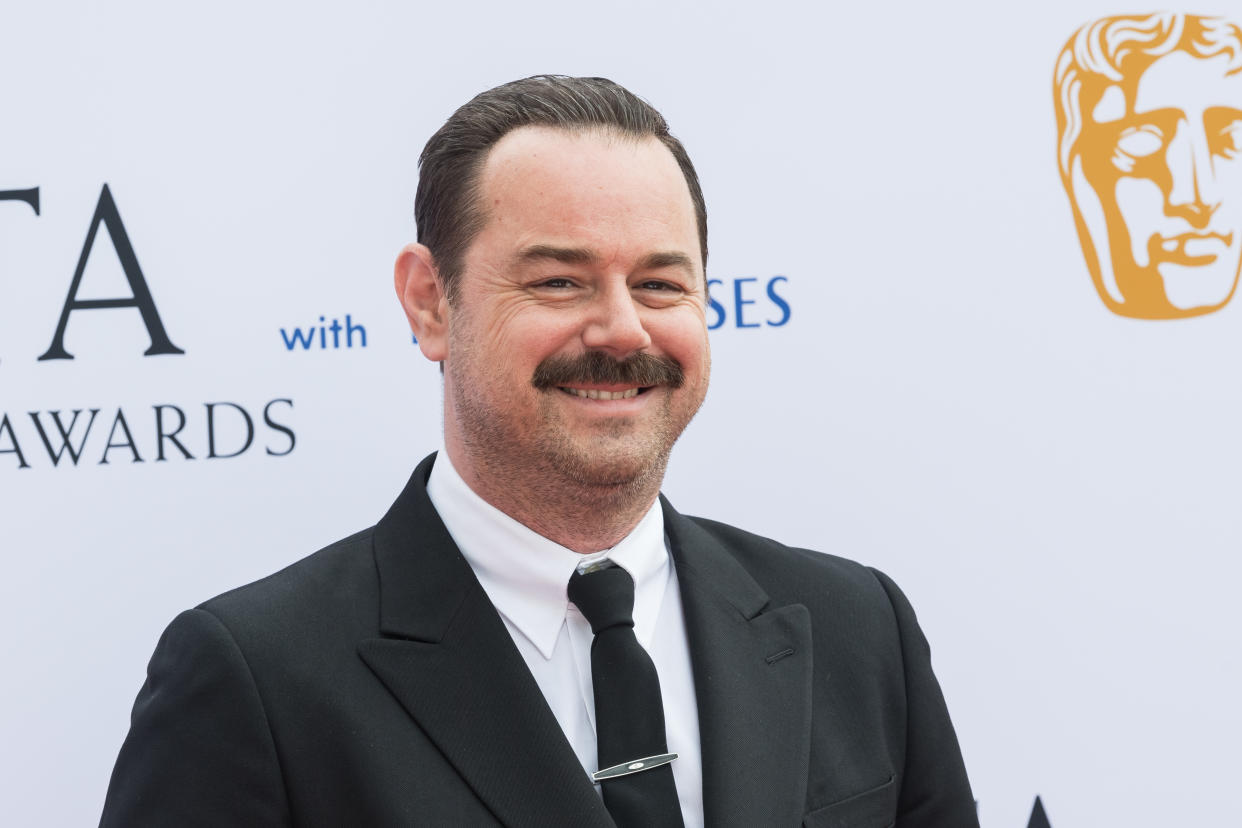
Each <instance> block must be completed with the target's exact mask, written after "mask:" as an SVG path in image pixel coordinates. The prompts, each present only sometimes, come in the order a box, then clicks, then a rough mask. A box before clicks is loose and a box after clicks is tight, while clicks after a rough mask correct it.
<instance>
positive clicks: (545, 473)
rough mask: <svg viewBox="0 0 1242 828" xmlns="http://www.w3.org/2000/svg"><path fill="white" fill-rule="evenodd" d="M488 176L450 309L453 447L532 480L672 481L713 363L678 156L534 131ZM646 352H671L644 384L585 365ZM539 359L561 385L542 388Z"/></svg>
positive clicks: (498, 470)
mask: <svg viewBox="0 0 1242 828" xmlns="http://www.w3.org/2000/svg"><path fill="white" fill-rule="evenodd" d="M479 184H480V188H479V205H480V207H481V208H482V209H483V211H484V213H485V224H484V227H483V229H482V230H481V231H480V233H479V234H478V236H477V237H476V238H475V240H474V241H473V243H472V244H471V246H470V248H469V249H468V251H467V253H466V256H465V260H464V266H463V268H462V271H461V274H460V277H459V278H460V284H459V292H458V294H457V296H456V299H455V301H454V302H453V303H452V304H451V305H450V307H449V333H448V342H449V344H448V356H447V359H446V360H445V386H446V394H445V396H446V405H447V411H446V417H445V431H446V440H447V441H448V443H449V445H450V447H452V446H453V445H454V443H455V442H457V443H458V445H459V446H460V448H461V449H462V450H464V452H465V454H466V457H467V458H468V460H467V462H469V463H472V464H475V466H476V467H477V468H478V470H479V471H481V472H486V473H489V474H491V475H501V476H502V478H504V479H513V478H514V476H515V475H516V476H518V477H523V478H525V479H527V480H530V481H534V482H533V483H531V485H559V486H563V485H566V484H569V485H574V486H583V487H591V486H596V487H605V488H607V487H615V486H624V485H626V484H630V483H634V482H636V481H639V480H649V479H651V476H652V475H655V479H656V480H657V481H658V478H659V477H660V476H662V475H663V471H664V465H665V462H666V461H667V459H668V454H669V451H670V449H671V448H672V445H673V442H674V441H675V440H676V439H677V437H678V436H679V435H680V434H681V432H682V430H683V429H684V428H685V427H686V425H687V423H689V422H690V419H691V417H693V416H694V413H695V412H696V411H697V410H698V408H699V405H700V404H701V403H702V401H703V397H704V395H705V394H706V391H707V382H708V374H709V371H710V356H709V352H708V343H707V323H706V313H705V306H706V280H705V277H704V274H703V263H702V261H701V256H700V253H699V239H698V231H697V225H696V221H695V213H694V208H693V205H692V203H691V200H690V194H689V189H688V187H687V185H686V183H685V179H684V177H683V176H682V173H681V170H680V168H679V167H678V166H677V162H676V161H675V160H674V159H673V156H672V154H671V153H670V152H669V151H668V150H667V149H666V148H665V147H664V146H663V145H662V144H660V143H659V141H657V140H656V139H653V138H642V139H638V140H635V139H632V138H624V137H618V136H615V135H612V134H609V133H599V132H587V133H571V132H567V131H562V130H555V129H548V128H541V127H524V128H521V129H518V130H515V131H513V132H511V133H509V134H508V135H506V136H505V137H504V138H503V139H501V140H500V141H499V142H498V143H497V144H496V146H495V147H494V148H493V149H492V151H491V153H490V154H489V156H488V158H487V160H486V162H485V165H484V168H483V170H482V173H481V175H480V181H479ZM636 355H645V356H644V357H640V359H645V358H647V357H655V358H656V359H655V361H651V360H649V361H650V362H652V363H653V365H654V368H652V369H649V370H648V371H647V372H646V374H647V378H646V379H645V380H640V381H634V379H633V378H630V379H629V380H628V381H627V380H625V379H622V380H621V381H615V378H614V381H612V382H601V381H600V380H599V378H598V377H596V378H595V380H594V381H592V380H591V379H590V378H589V377H586V376H584V373H585V374H590V373H591V372H589V371H586V372H584V371H583V370H581V369H580V368H578V367H577V366H581V365H582V361H583V360H584V359H585V358H587V357H593V358H594V359H595V360H596V361H597V362H601V363H604V364H606V365H609V366H612V365H615V364H616V362H617V361H624V360H632V359H633V358H635V356H636ZM674 365H676V366H680V374H681V380H680V387H674V386H675V384H676V382H677V381H676V380H675V378H674V376H673V374H674V373H676V372H675V371H671V370H670V369H671V367H672V366H674ZM567 366H568V367H567ZM537 369H541V370H540V371H539V372H540V373H542V374H543V375H544V376H545V377H549V376H550V377H551V378H552V380H551V384H550V385H548V386H547V387H537V386H536V382H535V378H536V374H537ZM622 373H623V374H624V371H623V372H622ZM638 373H639V374H642V373H643V372H641V371H640V372H638ZM636 376H637V374H636ZM647 383H653V384H647Z"/></svg>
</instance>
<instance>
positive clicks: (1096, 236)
mask: <svg viewBox="0 0 1242 828" xmlns="http://www.w3.org/2000/svg"><path fill="white" fill-rule="evenodd" d="M1227 62H1228V60H1227V58H1226V56H1224V55H1219V56H1217V57H1214V58H1207V59H1204V58H1196V57H1194V56H1192V55H1190V54H1188V53H1186V52H1172V53H1170V54H1168V55H1165V56H1164V57H1161V58H1159V59H1158V60H1156V61H1155V62H1154V63H1152V64H1151V65H1150V66H1149V67H1148V68H1147V69H1146V71H1144V72H1143V73H1142V74H1141V75H1140V76H1139V77H1138V78H1136V79H1129V82H1123V84H1119V85H1116V86H1112V87H1109V88H1108V89H1106V90H1105V91H1104V94H1103V95H1102V96H1101V97H1100V99H1099V101H1098V102H1097V103H1096V104H1095V105H1094V109H1093V110H1092V111H1090V112H1086V113H1083V114H1084V118H1085V124H1084V128H1083V134H1082V137H1081V138H1080V143H1079V146H1080V153H1081V162H1082V173H1083V174H1084V176H1085V179H1086V181H1087V182H1088V183H1089V184H1090V187H1091V189H1092V190H1094V192H1095V195H1096V196H1097V197H1098V200H1099V204H1100V207H1102V213H1103V223H1104V225H1105V227H1104V230H1105V232H1104V233H1101V232H1100V231H1101V228H1100V227H1098V226H1096V227H1091V222H1090V221H1088V222H1087V225H1088V228H1089V231H1088V232H1089V235H1090V237H1091V243H1092V244H1093V246H1094V247H1095V251H1096V256H1097V257H1098V258H1097V263H1098V266H1099V268H1100V270H1101V271H1102V284H1097V286H1098V287H1100V288H1101V290H1100V293H1101V297H1102V298H1104V300H1105V302H1106V303H1107V304H1109V307H1111V308H1113V310H1116V311H1117V312H1119V313H1122V314H1123V315H1126V316H1134V317H1141V318H1147V319H1166V318H1177V317H1183V316H1194V315H1198V314H1202V313H1208V312H1211V311H1213V310H1217V309H1219V308H1220V307H1222V306H1223V305H1224V304H1225V303H1226V302H1228V301H1229V299H1230V297H1231V296H1232V295H1233V291H1234V288H1235V286H1236V285H1237V281H1238V269H1239V264H1240V263H1242V74H1237V75H1233V76H1227V75H1226V74H1225V72H1226V69H1227ZM1082 196H1083V194H1082V193H1081V192H1075V193H1074V198H1075V200H1076V201H1078V202H1079V203H1080V204H1081V202H1082ZM1105 234H1106V237H1103V236H1105ZM1088 255H1091V253H1090V251H1088ZM1110 274H1111V277H1112V278H1111V279H1110V278H1109V276H1110ZM1100 280H1101V279H1100V278H1097V283H1098V282H1099V281H1100ZM1109 294H1111V296H1110V295H1109ZM1110 298H1111V300H1112V301H1111V302H1110Z"/></svg>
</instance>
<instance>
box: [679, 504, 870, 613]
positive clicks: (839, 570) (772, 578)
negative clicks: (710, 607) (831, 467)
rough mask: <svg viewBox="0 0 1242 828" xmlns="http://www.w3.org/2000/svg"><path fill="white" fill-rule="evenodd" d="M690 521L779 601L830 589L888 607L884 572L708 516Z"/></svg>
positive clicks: (804, 597)
mask: <svg viewBox="0 0 1242 828" xmlns="http://www.w3.org/2000/svg"><path fill="white" fill-rule="evenodd" d="M687 519H688V520H689V521H690V522H691V523H693V524H695V525H696V526H697V527H698V528H699V529H701V530H702V531H704V532H706V533H707V534H708V535H710V536H711V537H712V539H713V540H714V541H715V542H716V543H718V544H719V545H720V546H721V547H722V548H723V549H724V550H725V551H727V552H728V553H729V554H730V556H731V557H732V558H733V559H734V560H736V561H737V562H738V563H739V564H740V565H741V566H742V567H743V568H744V569H745V570H746V571H747V573H748V574H749V575H750V576H751V577H752V578H754V579H755V580H756V581H757V582H758V583H759V584H761V585H762V586H763V587H764V589H765V590H766V591H767V592H768V593H769V594H770V595H771V596H772V598H773V599H774V600H777V601H794V600H799V601H800V600H804V599H806V598H810V599H811V600H812V602H814V599H815V596H822V595H824V594H825V592H826V591H827V592H831V593H833V594H835V595H837V596H838V597H841V596H844V595H850V596H853V597H855V598H861V599H866V600H869V601H875V600H878V601H881V602H882V604H883V605H884V606H887V604H888V601H889V596H888V594H887V591H886V590H885V589H884V586H883V585H882V580H886V579H885V578H884V576H883V575H882V573H879V572H878V571H876V570H874V569H872V568H870V567H868V566H865V565H863V564H861V563H858V562H857V561H853V560H850V559H849V558H843V557H841V556H839V555H833V554H830V553H827V552H819V551H816V550H814V549H803V548H800V547H796V546H788V545H786V544H783V543H781V542H780V541H776V540H773V539H772V538H767V537H764V536H763V535H757V534H755V533H753V532H748V531H746V530H745V529H739V528H738V527H736V526H731V525H729V524H727V523H722V522H720V521H717V520H710V519H708V518H700V517H689V516H687Z"/></svg>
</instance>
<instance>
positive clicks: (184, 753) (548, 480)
mask: <svg viewBox="0 0 1242 828" xmlns="http://www.w3.org/2000/svg"><path fill="white" fill-rule="evenodd" d="M416 217H417V220H418V238H419V242H418V243H417V244H411V245H409V246H407V247H406V248H405V249H404V250H403V251H402V252H401V254H400V256H399V257H398V259H397V264H396V268H395V283H396V289H397V294H398V296H399V298H400V301H401V304H402V306H403V308H404V309H405V312H406V314H407V316H408V317H409V320H410V325H411V327H412V329H413V330H414V332H415V334H416V335H417V338H418V343H419V346H420V347H421V349H422V352H423V354H424V355H425V356H426V357H427V358H428V359H431V360H433V361H435V362H438V363H440V364H441V366H442V368H443V372H444V449H443V450H442V451H440V452H438V453H437V454H435V455H432V456H431V457H428V458H427V459H426V460H424V461H423V463H422V464H420V465H419V467H418V468H417V469H415V471H414V475H413V477H412V479H411V481H410V483H409V484H408V485H407V487H406V489H405V491H404V492H402V494H401V495H400V497H399V498H398V499H397V501H396V503H395V504H394V505H393V507H392V508H391V509H390V510H389V512H388V513H387V515H385V516H384V518H383V519H382V520H381V521H380V522H379V523H378V524H377V525H376V526H374V527H372V528H371V529H367V530H365V531H363V532H361V533H359V534H357V535H354V536H353V537H350V538H347V539H345V540H343V541H340V542H338V543H336V544H333V545H332V546H329V547H327V548H326V549H323V550H321V551H319V552H317V553H315V554H314V555H312V556H310V557H309V558H306V559H304V560H303V561H301V562H299V563H297V564H295V565H294V566H292V567H290V568H289V569H287V570H284V571H283V572H280V573H277V574H276V575H273V576H272V577H270V578H267V579H265V580H263V581H260V582H258V583H256V584H251V585H250V586H247V587H242V588H241V589H239V590H235V591H233V592H231V593H227V594H225V595H223V596H220V597H218V598H215V599H213V600H211V601H208V602H207V603H205V604H203V605H201V606H200V607H198V608H196V609H194V610H190V611H188V612H186V613H183V614H182V615H181V616H179V617H178V618H177V619H176V620H175V621H174V622H173V624H172V625H171V626H170V627H169V629H168V630H167V631H166V632H165V634H164V637H163V639H162V640H161V642H160V644H159V646H158V647H157V649H156V653H155V655H154V656H153V658H152V661H151V665H150V668H149V671H148V679H147V683H146V684H145V685H144V686H143V688H142V691H141V692H140V694H139V697H138V701H137V703H136V704H135V708H134V715H133V723H132V727H131V731H130V735H129V737H128V738H127V740H126V742H125V745H124V746H123V747H122V750H121V755H120V758H119V759H118V761H117V766H116V769H115V771H114V773H113V779H112V785H111V788H110V790H109V795H108V800H107V803H106V804H105V808H104V815H103V823H104V824H106V825H146V824H177V825H194V824H203V825H345V824H350V825H412V824H419V825H446V826H450V825H451V826H457V825H497V824H500V825H531V826H536V825H538V826H611V825H617V826H681V825H686V826H702V825H711V826H746V828H750V826H756V825H789V826H795V825H812V826H820V825H822V826H829V825H834V826H835V825H849V826H859V828H865V826H872V825H874V826H887V825H894V824H895V825H899V826H920V828H921V827H922V826H946V828H947V826H953V827H954V828H959V826H970V825H977V822H976V820H975V816H974V804H973V801H972V797H971V794H970V788H969V784H968V783H967V780H966V775H965V771H964V768H963V765H962V759H961V754H960V751H959V748H958V745H957V740H956V738H955V736H954V733H953V728H952V725H951V724H950V721H949V718H948V714H947V711H946V709H945V704H944V700H943V698H942V696H941V693H940V689H939V687H938V685H937V683H936V680H935V677H934V676H933V674H932V671H931V665H930V662H929V655H928V649H927V644H926V641H925V640H924V638H923V636H922V633H921V632H920V631H919V628H918V625H917V622H916V620H915V617H914V614H913V612H912V610H911V609H910V606H909V604H908V603H907V602H906V600H905V598H904V597H903V596H902V594H901V593H900V591H898V589H897V588H896V586H894V585H893V583H892V582H891V581H890V580H888V579H887V578H886V577H885V576H884V575H882V574H880V573H878V572H875V571H873V570H870V569H867V568H865V567H863V566H860V565H858V564H855V563H851V562H849V561H847V560H844V559H842V558H837V557H833V556H830V555H823V554H820V553H816V552H810V551H806V550H799V549H791V548H788V547H785V546H782V545H780V544H778V543H776V542H775V541H771V540H767V539H765V538H760V537H757V536H754V535H750V534H748V533H745V532H743V531H741V530H738V529H734V528H732V527H729V526H726V525H724V524H720V523H715V522H712V521H706V520H700V519H696V518H688V517H685V516H682V515H680V514H679V513H678V512H676V511H675V510H674V509H673V507H672V506H671V505H670V504H669V503H668V502H667V501H665V500H664V499H663V498H661V497H660V485H661V482H662V480H663V477H664V471H665V467H666V465H667V462H668V458H669V452H670V451H671V449H672V446H673V444H674V442H675V441H676V440H677V438H678V436H679V435H680V434H681V432H682V431H683V429H685V427H686V426H687V424H688V423H689V422H690V420H691V418H692V417H693V416H694V414H695V412H696V411H697V410H698V408H699V406H700V405H701V403H702V402H703V398H704V396H705V394H706V392H707V385H708V378H709V374H710V365H711V360H710V354H709V349H708V340H707V323H706V318H705V309H706V306H707V293H706V284H707V280H706V275H705V271H704V265H705V262H706V258H707V222H706V209H705V206H704V202H703V196H702V192H701V190H700V188H699V184H698V179H697V176H696V174H695V172H694V168H693V166H692V164H691V163H690V160H689V157H688V156H687V155H686V152H685V150H684V148H683V147H682V145H681V143H680V142H678V141H677V139H675V138H674V137H672V135H671V134H670V133H669V131H668V127H667V125H666V124H665V122H664V119H663V118H662V117H661V116H660V114H659V113H658V112H656V111H655V110H654V109H652V108H651V107H650V106H649V105H648V104H646V103H645V102H644V101H642V100H641V99H639V98H637V97H636V96H634V95H633V94H631V93H630V92H629V91H627V90H625V89H624V88H622V87H620V86H617V85H616V84H614V83H612V82H610V81H607V80H603V79H599V78H565V77H558V76H540V77H535V78H528V79H526V80H522V81H516V82H513V83H510V84H506V85H504V86H501V87H497V88H496V89H492V90H489V91H488V92H485V93H483V94H481V95H479V96H478V97H476V98H475V99H474V100H472V101H471V102H469V103H468V104H466V105H465V106H463V107H462V108H461V109H459V110H458V111H457V112H456V113H454V115H453V116H452V117H451V118H450V119H449V121H448V122H447V123H446V124H445V125H444V127H443V128H441V129H440V130H439V131H438V132H437V133H436V134H435V135H434V136H433V137H432V138H431V140H430V141H429V142H428V144H427V147H426V149H425V150H424V151H423V155H422V158H421V178H420V181H419V189H418V196H417V200H416Z"/></svg>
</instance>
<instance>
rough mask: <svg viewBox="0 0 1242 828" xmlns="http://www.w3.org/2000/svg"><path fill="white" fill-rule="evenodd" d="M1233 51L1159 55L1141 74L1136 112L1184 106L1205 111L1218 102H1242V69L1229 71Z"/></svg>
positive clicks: (1136, 89) (1187, 109)
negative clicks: (1207, 53) (1230, 56)
mask: <svg viewBox="0 0 1242 828" xmlns="http://www.w3.org/2000/svg"><path fill="white" fill-rule="evenodd" d="M1229 71H1230V58H1229V55H1226V54H1220V55H1214V56H1212V57H1210V58H1201V57H1195V56H1194V55H1192V54H1190V53H1188V52H1182V51H1178V52H1172V53H1170V54H1167V55H1165V56H1164V57H1161V58H1159V59H1158V60H1156V61H1155V62H1153V63H1152V64H1151V66H1149V67H1147V70H1146V71H1144V72H1143V74H1142V75H1140V76H1139V79H1138V84H1137V86H1136V88H1135V92H1134V112H1135V113H1136V114H1142V113H1144V112H1155V111H1157V110H1160V109H1180V110H1182V111H1183V112H1196V113H1198V112H1203V111H1204V110H1206V109H1209V108H1211V107H1214V106H1232V107H1240V106H1242V72H1234V73H1233V74H1229Z"/></svg>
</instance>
